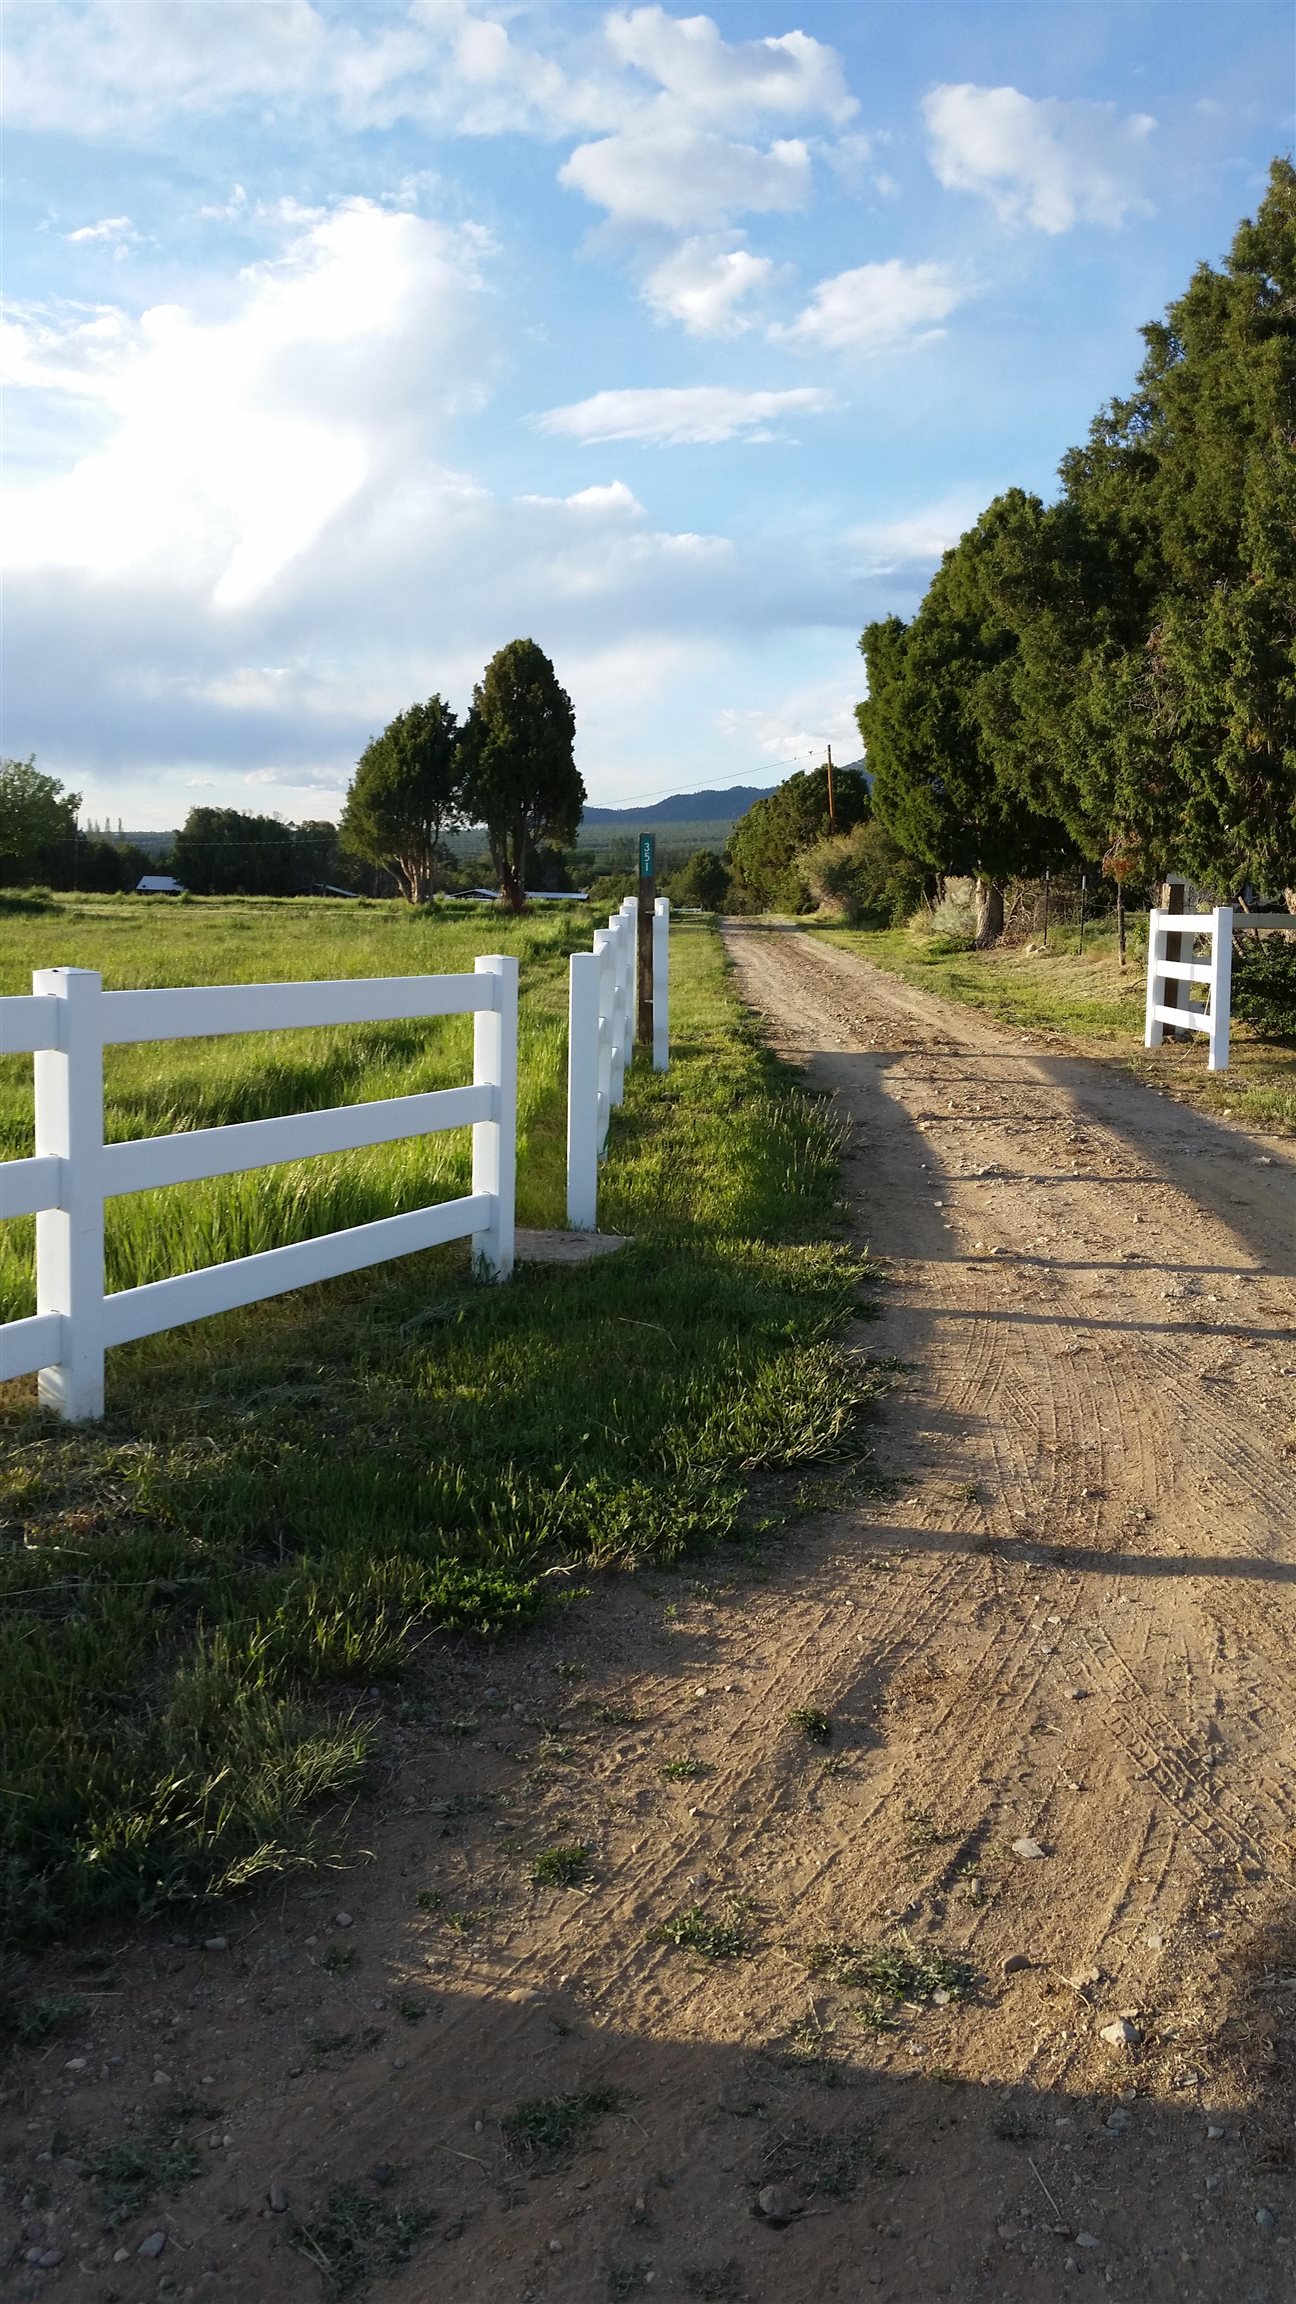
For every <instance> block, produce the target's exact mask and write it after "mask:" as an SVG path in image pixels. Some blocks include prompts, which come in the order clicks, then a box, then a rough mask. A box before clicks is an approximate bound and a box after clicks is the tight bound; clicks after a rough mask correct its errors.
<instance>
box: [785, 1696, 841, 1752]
mask: <svg viewBox="0 0 1296 2304" xmlns="http://www.w3.org/2000/svg"><path fill="white" fill-rule="evenodd" d="M788 1726H789V1727H790V1728H796V1729H799V1730H800V1732H801V1734H802V1735H803V1736H804V1738H805V1740H806V1742H807V1744H827V1743H830V1742H831V1740H832V1722H831V1720H830V1719H829V1717H828V1715H827V1713H826V1712H816V1711H814V1710H813V1708H812V1707H811V1706H810V1705H808V1704H799V1705H798V1706H797V1709H796V1711H795V1712H789V1714H788Z"/></svg>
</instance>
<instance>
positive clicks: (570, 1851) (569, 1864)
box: [531, 1840, 593, 1888]
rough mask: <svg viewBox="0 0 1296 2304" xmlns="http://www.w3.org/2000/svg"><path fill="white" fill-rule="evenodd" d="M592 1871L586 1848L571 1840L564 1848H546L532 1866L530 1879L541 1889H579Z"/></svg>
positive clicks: (581, 1842) (582, 1844)
mask: <svg viewBox="0 0 1296 2304" xmlns="http://www.w3.org/2000/svg"><path fill="white" fill-rule="evenodd" d="M592 1870H593V1865H592V1863H591V1861H590V1852H589V1850H588V1848H587V1847H586V1846H585V1844H584V1842H583V1841H580V1840H573V1841H571V1842H569V1843H568V1845H567V1846H565V1847H559V1848H546V1849H545V1850H544V1852H543V1854H542V1855H539V1856H537V1858H536V1860H535V1863H534V1864H533V1865H532V1867H531V1877H532V1879H533V1880H534V1881H535V1882H536V1884H537V1886H539V1887H542V1888H579V1887H580V1886H581V1885H582V1883H583V1882H584V1881H586V1880H588V1879H589V1876H590V1873H591V1872H592Z"/></svg>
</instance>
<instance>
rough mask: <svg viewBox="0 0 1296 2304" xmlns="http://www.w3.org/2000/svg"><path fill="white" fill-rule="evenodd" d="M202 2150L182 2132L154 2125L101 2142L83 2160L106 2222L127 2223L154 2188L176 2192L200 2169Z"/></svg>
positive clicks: (137, 2213)
mask: <svg viewBox="0 0 1296 2304" xmlns="http://www.w3.org/2000/svg"><path fill="white" fill-rule="evenodd" d="M202 2165H203V2164H202V2155H201V2154H200V2153H199V2152H197V2151H196V2150H195V2149H194V2146H193V2145H192V2144H191V2143H190V2142H189V2141H188V2138H187V2137H184V2136H177V2135H175V2134H167V2133H166V2132H164V2131H160V2130H159V2129H158V2127H157V2126H156V2125H155V2126H154V2127H152V2128H150V2129H149V2130H148V2131H147V2132H146V2133H145V2134H143V2135H141V2136H138V2137H127V2138H125V2139H124V2140H123V2141H122V2142H120V2143H117V2144H109V2145H106V2146H105V2148H104V2149H103V2151H102V2152H99V2153H96V2154H95V2155H93V2156H92V2157H91V2158H90V2159H89V2160H88V2161H87V2163H86V2173H87V2175H88V2176H89V2178H90V2181H91V2183H92V2184H93V2185H94V2187H95V2191H96V2193H97V2194H98V2198H99V2205H100V2207H101V2208H102V2210H103V2213H104V2216H105V2218H106V2219H107V2221H108V2223H110V2224H125V2223H128V2222H129V2220H130V2218H131V2217H132V2216H138V2215H139V2214H140V2212H141V2210H142V2209H144V2208H147V2206H148V2204H149V2201H150V2200H151V2199H153V2197H154V2195H155V2194H156V2193H158V2192H179V2191H181V2190H182V2189H183V2187H184V2186H185V2185H186V2184H192V2182H193V2180H194V2178H195V2177H196V2176H198V2175H201V2173H202Z"/></svg>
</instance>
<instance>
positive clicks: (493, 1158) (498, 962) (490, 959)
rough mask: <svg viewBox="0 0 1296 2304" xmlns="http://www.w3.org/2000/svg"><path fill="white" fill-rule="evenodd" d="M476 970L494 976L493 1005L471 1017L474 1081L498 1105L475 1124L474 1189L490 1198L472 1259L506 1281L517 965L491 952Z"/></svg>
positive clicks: (513, 1164)
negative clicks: (486, 1090)
mask: <svg viewBox="0 0 1296 2304" xmlns="http://www.w3.org/2000/svg"><path fill="white" fill-rule="evenodd" d="M476 974H477V975H479V976H492V977H493V978H494V979H495V984H494V991H495V1004H494V1006H493V1007H492V1008H488V1009H479V1010H478V1012H477V1015H476V1016H475V1018H474V1020H473V1085H474V1086H475V1087H489V1088H491V1089H492V1090H493V1091H494V1098H493V1100H494V1105H495V1109H494V1112H493V1114H492V1116H491V1118H490V1119H489V1120H475V1121H474V1122H473V1162H472V1188H473V1191H474V1193H476V1192H488V1193H489V1194H490V1195H491V1202H492V1205H491V1213H490V1219H489V1221H488V1223H487V1225H486V1228H485V1230H484V1231H482V1232H474V1234H473V1244H472V1245H473V1261H474V1263H475V1264H477V1265H478V1266H479V1267H481V1268H483V1269H484V1270H485V1272H486V1273H487V1274H488V1275H489V1276H490V1278H491V1279H492V1280H507V1279H508V1277H509V1274H510V1273H511V1271H512V1270H513V1223H514V1193H515V1180H516V1173H517V1024H518V964H517V961H516V959H515V958H514V956H513V955H512V954H511V953H507V952H492V953H489V954H487V955H486V956H484V957H483V958H481V959H479V960H478V961H477V963H476Z"/></svg>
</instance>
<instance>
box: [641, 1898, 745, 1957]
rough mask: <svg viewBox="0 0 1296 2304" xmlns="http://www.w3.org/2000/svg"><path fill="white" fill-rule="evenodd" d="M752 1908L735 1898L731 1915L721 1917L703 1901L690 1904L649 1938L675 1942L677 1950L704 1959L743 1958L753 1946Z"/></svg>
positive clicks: (658, 1942) (656, 1929) (731, 1906)
mask: <svg viewBox="0 0 1296 2304" xmlns="http://www.w3.org/2000/svg"><path fill="white" fill-rule="evenodd" d="M751 1909H752V1908H751V1905H750V1904H749V1903H748V1902H747V1901H746V1900H745V1899H741V1898H735V1899H734V1900H733V1901H732V1902H731V1904H730V1906H729V1914H728V1918H727V1919H722V1920H721V1919H717V1918H716V1917H715V1916H714V1914H712V1913H708V1912H705V1911H704V1910H703V1908H702V1906H701V1905H700V1904H690V1905H689V1906H688V1908H687V1909H686V1910H685V1911H683V1912H676V1913H675V1914H674V1915H673V1916H672V1918H671V1919H669V1920H665V1921H663V1922H662V1925H661V1927H660V1928H655V1929H654V1930H653V1932H652V1935H651V1936H650V1938H649V1942H650V1943H653V1944H673V1945H674V1947H675V1949H676V1951H677V1952H696V1953H697V1954H698V1956H699V1958H700V1959H702V1960H743V1959H746V1958H747V1956H748V1955H749V1953H750V1952H751V1948H752V1947H751V1939H750V1935H749V1932H748V1929H747V1926H746V1920H747V1917H748V1915H749V1913H750V1911H751Z"/></svg>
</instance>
